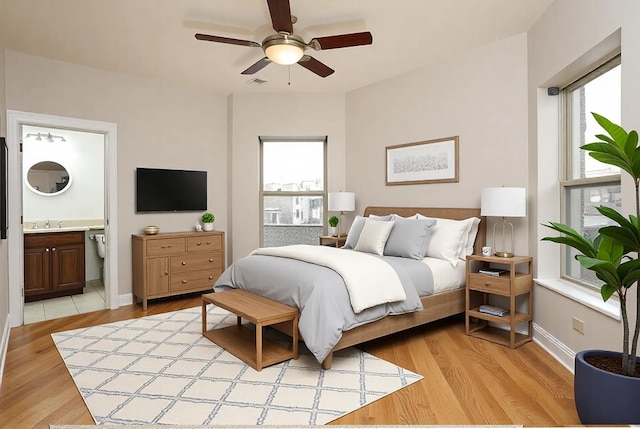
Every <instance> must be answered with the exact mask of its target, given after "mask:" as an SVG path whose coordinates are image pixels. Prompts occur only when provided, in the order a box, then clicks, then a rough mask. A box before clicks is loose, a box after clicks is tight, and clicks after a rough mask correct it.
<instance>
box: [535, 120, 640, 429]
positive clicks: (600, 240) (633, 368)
mask: <svg viewBox="0 0 640 429" xmlns="http://www.w3.org/2000/svg"><path fill="white" fill-rule="evenodd" d="M593 116H594V118H595V119H596V121H597V122H598V124H600V126H601V127H602V128H603V129H604V130H605V131H606V132H607V134H608V135H602V134H599V135H597V136H596V137H597V138H598V139H599V140H600V141H598V142H595V143H589V144H586V145H584V146H582V147H581V149H583V150H586V151H589V155H590V156H591V157H592V158H594V159H597V160H598V161H600V162H603V163H605V164H611V165H615V166H618V167H620V170H622V171H625V172H627V173H629V175H630V176H631V178H632V179H633V181H634V184H635V191H636V194H635V202H636V204H635V208H636V213H635V215H630V216H629V217H628V219H627V218H626V217H625V216H623V215H622V214H620V213H618V212H617V211H616V210H614V209H613V208H610V207H605V206H600V207H597V210H598V211H599V212H600V213H601V214H602V215H603V216H605V217H607V218H609V219H611V220H612V221H614V222H615V223H616V224H617V225H612V226H605V227H602V228H600V229H599V230H598V235H597V236H596V237H595V239H593V240H592V239H590V238H588V237H583V236H582V235H580V234H579V233H578V232H577V231H575V230H574V229H572V228H570V227H569V226H567V225H563V224H560V223H554V222H549V223H548V224H546V225H545V226H547V227H549V228H551V229H553V230H555V231H557V232H559V233H561V234H562V235H561V236H559V237H544V238H543V240H547V241H553V242H555V243H561V244H566V245H567V246H570V247H572V248H574V249H576V250H577V251H578V252H579V253H580V254H579V255H577V256H576V259H577V260H578V261H579V262H580V265H582V267H584V268H585V269H587V270H590V271H593V272H594V273H595V275H596V277H597V278H598V279H599V280H601V281H602V286H601V288H600V294H601V295H602V299H603V300H605V301H606V300H608V299H609V298H610V297H611V296H612V295H613V294H616V295H617V296H618V298H619V299H620V315H621V319H622V352H621V353H620V352H617V351H608V350H583V351H580V352H578V353H577V354H576V357H575V375H574V395H575V401H576V409H577V411H578V416H579V417H580V421H581V422H582V423H583V424H585V425H598V426H599V425H631V424H640V406H639V405H640V369H639V367H640V360H639V359H638V356H637V348H638V338H639V336H640V296H638V295H640V289H638V285H637V282H638V280H639V279H640V259H638V252H639V251H640V221H639V219H640V193H639V190H640V147H638V133H637V131H635V130H633V131H629V132H627V131H625V130H624V129H623V128H622V127H621V126H619V125H616V124H614V123H612V122H611V121H609V120H608V119H606V118H604V117H603V116H601V115H598V114H596V113H593ZM633 286H636V302H635V304H636V308H635V310H633V309H628V308H627V294H628V293H631V289H632V288H633ZM629 310H631V311H629ZM630 315H631V317H632V318H635V321H634V322H635V323H633V325H630V323H629V316H630ZM631 328H633V330H631ZM631 335H633V338H632V339H630V336H631Z"/></svg>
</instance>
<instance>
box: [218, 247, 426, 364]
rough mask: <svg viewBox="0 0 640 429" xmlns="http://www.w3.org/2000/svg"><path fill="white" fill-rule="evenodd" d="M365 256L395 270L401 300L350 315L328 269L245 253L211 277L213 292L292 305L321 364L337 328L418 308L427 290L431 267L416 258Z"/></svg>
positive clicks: (338, 332) (341, 290)
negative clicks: (251, 295) (401, 290)
mask: <svg viewBox="0 0 640 429" xmlns="http://www.w3.org/2000/svg"><path fill="white" fill-rule="evenodd" d="M336 251H337V252H353V251H354V250H346V249H336ZM371 257H372V258H382V259H383V260H384V261H386V262H387V263H389V264H390V265H391V266H392V267H393V268H394V269H395V270H396V272H397V273H398V276H399V278H400V281H401V282H402V285H403V287H404V290H405V293H406V295H407V299H406V300H405V301H401V302H394V303H389V304H383V305H379V306H376V307H372V308H369V309H366V310H364V311H362V312H360V313H358V314H356V313H354V312H353V309H352V308H351V304H350V300H349V294H348V292H347V289H346V286H345V284H344V281H343V280H342V277H341V276H340V275H339V274H337V273H336V272H335V271H333V270H332V269H330V268H326V267H323V266H320V265H315V264H311V263H308V262H303V261H298V260H295V259H288V258H281V257H276V256H264V255H250V256H246V257H244V258H241V259H239V260H237V261H236V262H234V263H233V264H232V265H231V266H230V267H229V268H227V269H226V270H225V272H224V273H222V276H220V278H219V279H218V280H217V281H216V283H215V285H214V290H215V291H216V292H220V291H223V290H226V289H228V288H238V289H244V290H247V291H249V292H252V293H255V294H257V295H261V296H264V297H266V298H269V299H272V300H274V301H278V302H281V303H283V304H286V305H289V306H291V307H296V308H298V309H299V310H300V321H299V326H298V327H299V330H300V334H301V335H302V337H303V338H304V341H305V344H306V346H307V348H308V349H309V350H310V351H311V353H313V355H314V356H315V358H316V359H317V360H318V362H320V363H322V361H324V359H325V357H326V356H327V355H328V354H329V352H330V351H331V349H332V348H333V347H334V346H335V345H336V344H337V343H338V341H339V340H340V338H341V337H342V332H343V331H347V330H349V329H352V328H354V327H356V326H359V325H362V324H364V323H367V322H371V321H374V320H378V319H381V318H383V317H385V316H388V315H392V314H401V313H408V312H412V311H418V310H421V309H422V302H421V301H420V296H426V295H431V294H433V276H432V274H431V270H430V269H429V267H428V266H427V265H426V264H424V263H422V262H421V261H416V260H413V259H407V258H398V257H392V256H381V257H379V256H375V255H371Z"/></svg>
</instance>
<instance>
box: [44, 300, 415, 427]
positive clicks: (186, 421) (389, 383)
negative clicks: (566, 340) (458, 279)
mask: <svg viewBox="0 0 640 429" xmlns="http://www.w3.org/2000/svg"><path fill="white" fill-rule="evenodd" d="M201 320H202V316H201V308H200V307H194V308H191V309H188V310H181V311H175V312H171V313H165V314H159V315H153V316H147V317H143V318H139V319H132V320H125V321H121V322H116V323H110V324H106V325H99V326H93V327H89V328H83V329H77V330H73V331H66V332H60V333H55V334H53V335H52V337H53V341H54V342H55V344H56V347H57V348H58V351H59V352H60V355H61V356H62V359H63V360H64V363H65V365H66V366H67V369H68V370H69V372H70V374H71V376H72V378H73V381H74V382H75V384H76V386H77V387H78V390H79V391H80V394H81V395H82V398H83V399H84V401H85V403H86V405H87V407H88V409H89V411H90V412H91V415H92V416H93V419H94V420H95V421H96V423H97V424H166V425H275V424H277V425H322V424H326V423H328V422H330V421H332V420H335V419H337V418H338V417H340V416H343V415H345V414H347V413H349V412H351V411H354V410H356V409H358V408H360V407H362V406H364V405H366V404H368V403H371V402H373V401H375V400H377V399H379V398H381V397H383V396H385V395H388V394H390V393H392V392H395V391H397V390H399V389H401V388H403V387H405V386H408V385H410V384H412V383H414V382H416V381H418V380H420V379H422V376H421V375H418V374H415V373H413V372H411V371H407V370H405V369H403V368H400V367H398V366H396V365H394V364H391V363H389V362H386V361H384V360H382V359H378V358H376V357H374V356H372V355H370V354H368V353H365V352H362V351H360V350H357V349H355V348H348V349H345V350H341V351H339V352H336V353H335V354H334V357H333V363H332V368H331V369H329V370H326V371H325V370H323V369H322V368H321V367H320V364H319V363H318V362H317V361H316V360H315V358H314V357H313V356H312V355H311V354H309V353H308V352H306V351H305V349H304V347H301V350H300V358H299V359H297V360H289V361H286V362H283V363H280V364H276V365H272V366H269V367H266V368H264V369H263V370H262V371H260V372H258V371H256V370H254V369H253V368H251V367H250V366H248V365H246V364H245V363H244V362H242V361H241V360H239V359H237V358H236V357H235V356H233V355H231V354H230V353H227V352H226V351H225V350H223V349H222V348H220V347H219V346H217V345H216V344H214V343H212V342H211V341H209V340H208V339H206V338H204V337H203V336H202V322H201ZM207 322H208V329H212V328H219V327H223V326H227V325H232V324H235V323H236V316H235V315H233V314H231V313H229V312H227V311H226V310H223V309H221V308H218V307H214V306H209V307H208V308H207ZM275 335H277V334H275ZM285 338H288V337H285ZM301 345H302V344H301Z"/></svg>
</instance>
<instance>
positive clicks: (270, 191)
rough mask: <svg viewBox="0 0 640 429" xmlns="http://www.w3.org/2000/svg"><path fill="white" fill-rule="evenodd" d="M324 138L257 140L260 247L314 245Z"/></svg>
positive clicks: (319, 222)
mask: <svg viewBox="0 0 640 429" xmlns="http://www.w3.org/2000/svg"><path fill="white" fill-rule="evenodd" d="M326 147H327V139H326V137H319V138H308V139H275V138H260V159H261V168H262V171H261V180H262V183H261V185H260V201H261V205H262V207H261V209H262V213H263V215H262V237H261V246H263V247H272V246H284V245H289V244H317V243H318V236H320V235H322V232H323V229H324V228H323V226H324V213H325V210H324V208H325V201H326V198H325V197H326V195H325V194H326Z"/></svg>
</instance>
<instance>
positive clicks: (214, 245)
mask: <svg viewBox="0 0 640 429" xmlns="http://www.w3.org/2000/svg"><path fill="white" fill-rule="evenodd" d="M209 250H222V235H220V234H216V235H203V236H202V237H188V238H187V251H188V252H206V251H209Z"/></svg>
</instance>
